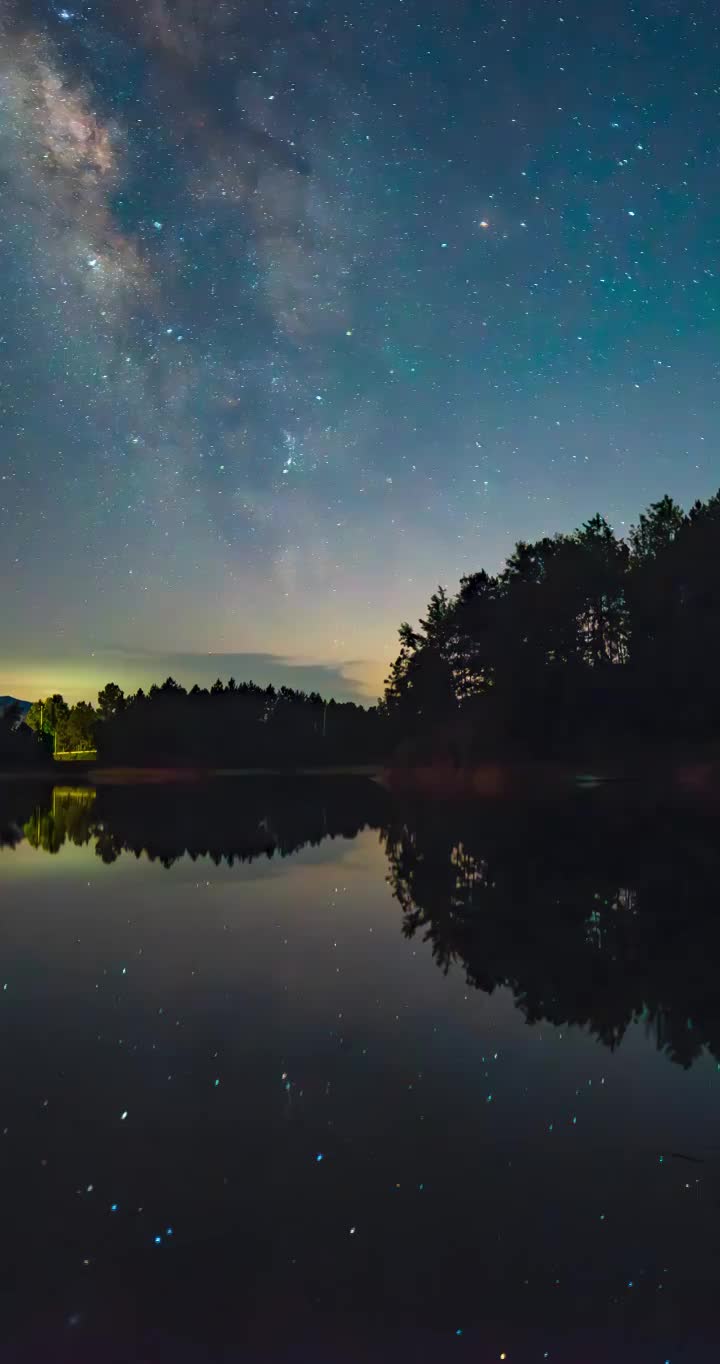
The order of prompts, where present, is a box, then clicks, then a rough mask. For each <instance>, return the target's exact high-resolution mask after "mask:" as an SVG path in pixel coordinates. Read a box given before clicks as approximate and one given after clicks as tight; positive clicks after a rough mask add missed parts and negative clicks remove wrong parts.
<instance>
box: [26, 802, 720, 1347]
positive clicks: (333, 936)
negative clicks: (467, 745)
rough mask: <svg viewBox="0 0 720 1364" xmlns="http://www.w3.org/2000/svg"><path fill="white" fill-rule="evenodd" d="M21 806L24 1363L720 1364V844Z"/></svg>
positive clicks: (529, 822)
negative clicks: (396, 1363)
mask: <svg viewBox="0 0 720 1364" xmlns="http://www.w3.org/2000/svg"><path fill="white" fill-rule="evenodd" d="M593 801H594V798H593V797H591V796H586V797H584V803H583V800H581V801H579V802H578V803H576V804H574V805H570V806H568V807H565V808H563V809H561V810H557V811H554V812H549V811H547V812H545V813H543V812H542V811H539V810H538V809H537V808H535V809H527V810H524V811H523V810H519V809H516V808H513V809H510V808H508V807H501V808H497V809H496V808H489V807H478V808H475V809H468V808H467V807H466V808H464V809H458V810H455V811H453V810H451V809H448V808H443V809H441V810H437V809H435V810H432V809H416V810H409V809H404V808H400V807H398V806H395V805H393V804H392V803H391V802H390V801H389V800H388V799H386V798H385V797H384V795H383V793H382V792H381V791H379V790H377V789H375V788H374V787H372V786H371V785H369V784H367V785H365V784H363V783H345V782H341V781H334V780H333V781H331V780H329V779H327V780H326V781H325V782H317V783H315V784H314V785H308V784H306V783H305V784H302V785H301V784H299V783H296V784H293V783H289V784H288V783H285V784H284V785H280V786H278V785H277V784H273V783H267V782H262V781H255V782H246V783H234V784H228V785H226V786H222V787H216V788H214V789H206V790H195V791H186V792H182V791H178V790H152V791H146V792H142V791H137V790H120V791H111V790H105V791H98V792H97V793H94V792H92V791H81V790H79V791H77V792H74V793H73V792H72V791H69V790H60V789H57V788H56V790H55V792H54V793H53V792H52V791H50V790H45V791H40V790H38V791H35V790H32V789H31V788H29V787H28V786H27V785H22V786H18V788H17V789H16V790H13V789H11V788H7V787H6V788H5V789H4V790H3V792H2V798H1V800H0V831H1V832H2V835H3V841H4V843H5V847H4V848H3V849H2V850H0V946H1V955H0V960H1V966H0V1076H1V1084H0V1162H1V1164H0V1212H1V1214H2V1221H1V1224H0V1360H2V1362H3V1364H5V1361H21V1360H22V1361H28V1364H29V1362H30V1361H32V1362H33V1364H35V1362H36V1361H42V1364H54V1361H60V1360H62V1361H73V1364H85V1362H86V1361H88V1362H89V1361H92V1362H93V1364H96V1361H98V1362H99V1361H102V1362H103V1364H112V1362H113V1361H128V1362H130V1361H132V1364H136V1362H138V1364H166V1362H167V1364H195V1361H198V1364H199V1361H208V1360H211V1361H223V1364H229V1361H233V1362H234V1361H243V1362H244V1361H248V1362H249V1364H254V1362H255V1361H258V1362H259V1361H263V1364H266V1362H267V1364H270V1361H272V1364H286V1362H287V1364H290V1361H292V1362H293V1364H295V1361H297V1362H298V1364H299V1362H300V1361H303V1364H304V1362H305V1361H307V1364H330V1362H331V1361H332V1364H344V1362H345V1361H349V1364H353V1362H354V1361H386V1360H387V1361H390V1360H392V1361H396V1360H400V1361H403V1360H408V1361H413V1362H415V1361H418V1362H419V1364H421V1362H423V1361H438V1362H440V1364H444V1361H446V1360H450V1361H455V1360H458V1361H470V1360H472V1361H473V1364H486V1362H487V1364H489V1362H490V1361H494V1360H501V1359H507V1361H509V1364H524V1362H525V1361H528V1362H529V1361H542V1360H549V1361H551V1364H600V1362H601V1361H602V1364H604V1362H605V1361H610V1360H619V1361H625V1360H627V1361H631V1360H632V1361H637V1364H646V1361H647V1362H648V1364H665V1362H666V1361H670V1364H705V1361H708V1364H709V1362H710V1361H712V1362H713V1364H716V1362H717V1360H718V1358H720V1292H719V1288H720V1064H719V1060H720V924H719V920H718V915H719V913H720V903H719V898H718V891H719V890H720V855H719V853H718V849H719V848H720V840H719V839H718V828H719V827H720V821H718V820H717V819H716V818H715V817H713V816H711V815H703V816H697V817H695V818H693V819H689V818H688V817H687V816H683V818H682V819H678V818H676V817H674V816H673V815H672V814H665V815H663V814H661V813H656V814H653V815H652V816H649V815H648V814H647V813H645V814H643V815H642V816H641V815H639V814H637V815H636V814H633V813H632V812H631V811H629V810H625V811H623V812H618V811H616V810H614V809H613V808H612V806H610V807H609V808H608V805H607V803H606V804H605V805H602V803H600V804H599V805H598V806H597V807H596V805H595V804H593Z"/></svg>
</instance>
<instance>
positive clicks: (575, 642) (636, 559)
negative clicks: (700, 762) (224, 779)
mask: <svg viewBox="0 0 720 1364" xmlns="http://www.w3.org/2000/svg"><path fill="white" fill-rule="evenodd" d="M718 655H720V494H716V495H715V496H714V497H712V498H710V499H709V500H708V501H707V502H700V501H698V502H696V503H695V504H694V505H693V506H692V507H691V508H690V510H689V511H688V512H685V511H683V509H682V508H681V507H680V506H678V504H677V503H676V502H674V501H673V500H672V499H671V498H670V497H663V498H662V499H661V500H660V501H659V502H656V503H653V504H652V505H651V506H650V507H649V508H648V509H647V511H645V512H643V513H642V515H641V516H640V517H639V520H638V523H637V525H634V526H633V527H632V528H631V530H630V532H629V535H628V537H627V539H622V538H620V537H618V535H617V534H616V533H615V531H614V530H613V529H612V528H611V526H610V525H609V524H608V522H607V521H606V520H605V519H604V517H602V516H599V515H598V516H594V517H593V518H592V519H591V520H589V521H587V522H586V523H585V524H584V525H583V526H581V527H580V528H579V529H578V530H576V531H574V532H573V533H572V534H559V535H554V536H552V537H546V538H543V539H540V540H538V541H536V542H535V543H527V542H525V541H521V542H520V543H519V544H517V545H516V547H515V550H514V552H513V553H512V555H511V556H510V558H509V559H508V560H507V562H506V564H505V566H504V568H503V569H502V571H501V572H500V573H498V574H495V575H493V574H490V573H487V572H485V571H482V570H481V571H480V572H477V573H472V574H470V575H468V576H467V577H465V578H463V579H462V580H461V583H460V589H459V591H458V593H457V594H456V595H455V596H454V597H451V596H449V595H448V593H447V592H446V591H445V589H444V588H442V587H440V588H438V590H437V592H435V593H434V595H433V596H432V597H431V600H430V603H429V606H428V608H427V612H426V614H425V618H424V619H423V620H421V621H420V625H419V628H417V629H416V628H414V627H413V626H411V625H409V624H407V623H405V624H403V625H402V626H401V628H400V652H399V654H398V656H397V658H396V659H395V662H394V663H393V665H392V669H391V672H390V677H389V678H388V682H387V686H386V690H385V696H384V698H383V701H382V703H381V708H382V710H383V711H384V712H385V715H386V717H387V718H388V720H389V722H390V724H391V729H392V733H393V737H394V738H395V739H396V741H397V742H400V743H401V744H402V745H403V746H404V750H405V752H406V754H409V755H410V757H411V758H412V757H414V758H416V759H422V758H423V757H424V756H425V755H429V756H432V755H434V754H436V753H437V752H438V751H439V749H441V748H442V749H444V751H446V752H448V751H449V752H450V753H452V752H454V753H455V754H456V756H457V757H458V758H459V759H460V760H468V759H469V760H474V759H478V760H482V758H484V757H486V756H491V755H502V754H505V755H507V754H514V753H520V754H523V755H526V756H527V755H530V756H548V755H551V754H552V755H556V756H559V755H562V754H565V753H567V754H573V755H576V754H580V753H582V754H584V755H590V754H593V753H598V752H607V751H608V748H615V749H616V750H618V749H623V750H624V749H626V748H627V746H628V745H629V744H634V745H636V746H639V747H642V746H643V745H645V746H647V747H648V748H651V747H657V746H658V745H659V744H661V743H662V744H663V745H680V746H682V745H686V746H692V745H697V744H703V745H705V744H707V742H708V741H712V740H713V739H714V738H715V735H716V733H717V731H718V711H717V687H718V682H717V679H718V663H719V662H720V657H718Z"/></svg>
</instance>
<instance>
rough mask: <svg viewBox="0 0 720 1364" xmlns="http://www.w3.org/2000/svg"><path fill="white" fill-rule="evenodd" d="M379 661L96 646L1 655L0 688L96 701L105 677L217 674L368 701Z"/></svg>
mask: <svg viewBox="0 0 720 1364" xmlns="http://www.w3.org/2000/svg"><path fill="white" fill-rule="evenodd" d="M380 671H381V666H380V665H378V664H376V663H374V662H372V661H369V660H367V661H361V660H348V661H344V662H340V663H317V662H307V661H303V660H297V659H292V658H283V657H282V656H280V655H276V654H272V653H251V652H247V653H211V654H207V653H185V652H178V653H167V652H164V651H158V652H157V653H155V652H153V651H152V650H140V649H125V648H118V647H113V648H108V649H96V650H95V651H94V653H93V654H91V655H89V656H86V657H85V658H83V659H78V658H62V657H61V658H47V657H42V658H41V657H36V658H31V659H30V658H28V659H25V660H21V659H17V660H13V661H10V660H6V663H5V667H4V669H3V676H2V680H1V682H0V692H2V693H3V694H7V695H10V696H16V697H17V698H18V699H19V700H23V701H33V700H35V699H36V698H37V697H38V696H47V695H50V694H51V693H52V692H56V691H57V692H61V693H62V695H63V696H64V697H65V699H66V700H67V701H69V702H70V703H71V704H74V703H75V702H77V701H81V700H84V701H93V702H94V701H95V699H96V696H97V692H98V691H99V689H100V688H101V687H103V686H104V685H105V683H106V682H110V681H113V682H117V683H118V685H119V686H121V687H123V689H124V690H125V691H127V692H130V691H136V690H137V688H138V687H143V689H144V690H147V689H148V687H150V686H151V685H152V683H153V682H157V683H158V684H159V683H162V682H164V681H165V678H166V677H170V676H172V677H174V678H175V679H176V681H178V682H180V683H182V685H183V686H185V687H192V686H193V684H194V683H195V682H197V683H198V684H199V685H200V686H210V685H211V684H212V683H213V682H214V681H215V679H216V678H217V677H220V678H222V680H223V681H227V680H228V678H230V677H234V678H235V680H236V682H257V683H258V684H259V685H261V686H267V685H268V684H269V683H272V685H273V686H275V687H281V686H286V687H294V688H297V689H299V690H302V691H317V692H320V694H321V695H322V696H327V697H328V699H329V698H330V697H334V698H335V700H337V701H355V702H358V703H359V704H362V705H372V704H374V702H375V701H376V700H377V697H378V694H379V691H380V689H381V688H380V684H379V682H378V680H377V679H378V676H379V673H380Z"/></svg>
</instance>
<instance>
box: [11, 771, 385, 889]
mask: <svg viewBox="0 0 720 1364" xmlns="http://www.w3.org/2000/svg"><path fill="white" fill-rule="evenodd" d="M385 803H386V797H385V795H384V793H383V791H382V790H381V788H380V787H376V786H374V785H372V784H371V783H370V782H367V781H364V780H362V779H359V780H356V779H352V778H333V779H332V780H331V781H330V782H329V781H328V779H318V780H317V781H315V782H313V781H312V780H309V779H303V780H302V781H299V780H294V779H293V778H285V779H283V780H282V781H279V780H276V779H273V778H263V777H253V778H252V779H251V780H249V781H247V782H244V781H242V780H240V781H232V782H229V783H222V782H217V783H214V784H213V785H212V786H208V787H200V788H198V787H197V786H189V787H172V786H171V787H164V788H163V789H162V791H161V792H160V791H158V790H154V791H148V790H143V789H138V788H127V787H104V788H100V789H98V790H97V791H96V790H95V789H94V788H85V789H83V788H77V789H76V790H67V789H65V790H64V789H62V788H56V789H55V791H54V793H53V798H52V802H51V803H50V804H49V805H47V806H42V807H41V806H38V807H37V808H36V809H35V811H34V813H33V814H32V816H31V817H30V818H29V819H28V820H27V821H26V823H25V826H24V834H25V837H26V838H27V840H28V842H29V843H31V844H32V846H33V847H35V848H41V849H43V850H44V851H45V852H50V853H56V852H59V850H60V849H61V848H62V846H63V845H64V844H65V843H66V842H67V843H72V844H75V845H76V846H83V845H85V844H89V843H93V844H94V848H95V852H96V854H97V856H98V857H100V858H101V859H102V861H103V862H106V863H110V862H115V861H116V860H117V859H118V857H120V856H121V854H122V853H124V852H125V853H132V854H133V855H134V856H135V857H140V856H141V855H143V854H144V855H145V856H146V857H148V858H149V859H150V861H159V862H161V863H162V864H163V866H165V867H170V866H172V865H173V863H174V862H177V861H178V860H179V859H180V858H181V857H183V856H185V855H186V854H187V855H188V856H189V857H191V858H192V859H193V860H194V859H195V858H197V857H210V858H211V859H212V860H213V861H214V862H215V863H216V864H217V865H219V864H220V863H221V862H226V863H227V864H228V865H229V866H232V865H233V863H234V862H236V861H237V862H252V861H253V860H254V859H255V858H257V857H272V856H273V855H274V854H275V853H277V854H279V856H281V857H288V856H289V855H290V854H291V853H294V852H298V851H299V850H300V849H301V848H303V847H306V846H308V845H311V846H316V845H318V844H320V843H322V841H323V839H325V838H339V837H342V838H352V837H354V836H355V834H357V833H359V832H360V830H361V829H363V828H364V827H365V826H366V825H367V824H373V825H375V826H377V825H379V823H380V822H381V818H382V814H383V811H384V809H385Z"/></svg>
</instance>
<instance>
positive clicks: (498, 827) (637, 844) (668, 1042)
mask: <svg viewBox="0 0 720 1364" xmlns="http://www.w3.org/2000/svg"><path fill="white" fill-rule="evenodd" d="M0 813H2V812H0ZM4 822H5V824H6V825H7V826H8V827H11V826H12V827H14V828H15V830H16V837H17V828H18V825H19V823H20V815H19V813H18V814H16V816H15V817H14V818H11V817H10V814H9V812H7V811H6V812H5V815H4ZM367 826H370V827H372V828H378V829H380V830H381V835H382V838H383V840H384V843H385V847H386V851H387V857H388V863H389V870H390V874H389V881H390V885H391V887H392V890H393V892H394V894H395V896H396V897H397V899H398V901H399V903H400V905H401V907H402V910H403V916H404V923H403V930H404V932H405V933H406V935H407V936H408V937H412V936H414V935H415V934H418V933H419V934H421V935H422V937H423V939H424V940H425V941H427V943H428V944H429V948H430V950H431V951H432V953H433V955H434V957H435V960H436V961H437V963H438V965H439V966H440V967H441V969H443V970H448V969H450V967H451V966H452V965H453V964H455V965H457V966H458V967H459V968H460V969H462V970H464V971H465V973H466V976H467V980H468V982H469V984H471V985H473V986H474V987H476V988H478V989H482V990H485V991H487V992H488V993H491V992H492V991H493V990H495V989H496V988H497V987H498V986H506V987H508V988H509V989H510V990H511V991H512V994H513V997H514V999H515V1003H516V1006H517V1008H518V1009H519V1010H520V1011H521V1012H522V1013H523V1015H524V1016H525V1018H526V1019H527V1021H528V1022H529V1023H537V1022H540V1021H542V1020H547V1021H548V1022H549V1023H551V1024H553V1025H556V1026H565V1025H568V1024H575V1025H579V1026H582V1027H586V1028H588V1029H589V1030H590V1031H591V1032H592V1033H593V1034H594V1035H595V1036H596V1037H597V1038H598V1039H599V1040H600V1041H602V1042H603V1043H604V1044H605V1045H606V1046H609V1047H615V1046H617V1045H619V1044H620V1042H621V1041H622V1038H623V1036H624V1034H625V1032H626V1030H627V1028H628V1026H629V1025H630V1024H631V1023H633V1022H635V1021H637V1020H643V1021H644V1022H645V1023H646V1025H647V1027H648V1028H649V1029H651V1030H652V1031H653V1033H654V1035H655V1037H656V1039H657V1043H658V1046H659V1047H661V1048H662V1049H663V1050H664V1051H666V1053H667V1054H668V1055H669V1056H670V1057H672V1059H673V1060H675V1061H677V1062H679V1063H680V1064H682V1065H685V1066H687V1065H690V1064H691V1063H692V1061H693V1060H694V1059H695V1058H696V1057H697V1056H698V1055H699V1054H700V1052H701V1051H702V1049H703V1048H704V1047H708V1048H709V1049H710V1051H711V1052H712V1053H713V1054H714V1055H715V1056H716V1057H717V1058H718V1060H719V1061H720V997H719V996H718V991H717V979H718V973H719V972H720V920H718V916H717V892H718V889H719V888H720V850H719V848H720V845H719V844H718V840H717V836H716V830H715V827H714V825H713V823H712V820H711V818H710V817H709V816H707V817H702V816H699V815H697V814H695V815H694V816H693V817H692V820H689V819H688V818H687V817H686V816H682V815H680V816H678V815H675V816H671V815H670V814H669V813H668V814H662V813H659V814H655V815H654V816H653V817H652V818H650V817H645V816H642V817H638V816H636V817H634V818H633V819H632V820H631V821H630V820H628V817H627V812H625V813H623V810H622V809H621V808H616V807H615V805H614V803H613V799H612V797H609V796H602V795H601V794H599V793H595V794H594V795H590V794H588V793H586V794H584V795H583V796H582V797H578V798H577V801H576V802H575V803H573V802H572V801H569V802H567V803H566V804H565V805H564V806H562V807H560V806H558V807H556V808H555V810H554V811H553V812H552V814H551V813H548V812H544V813H543V811H542V810H539V809H538V808H537V807H536V806H535V807H533V808H532V809H530V808H529V807H525V808H523V807H521V806H519V805H510V804H503V805H501V806H500V805H498V806H492V805H491V804H484V805H483V806H482V807H478V806H471V805H468V804H465V805H458V806H449V805H448V806H444V807H440V808H439V807H438V806H436V805H433V806H430V805H427V806H426V805H417V806H413V807H411V808H408V809H404V810H401V809H400V808H399V807H398V806H396V805H394V804H393V803H392V802H391V801H390V800H389V798H388V797H387V796H386V794H385V793H384V792H383V791H382V789H381V788H379V787H377V786H375V785H374V784H372V783H370V782H366V781H362V780H340V779H335V778H333V779H332V780H329V779H317V780H316V781H314V782H308V781H306V780H290V781H289V780H287V779H285V780H282V781H273V780H272V779H264V778H255V779H253V780H252V781H248V782H229V783H226V784H223V783H216V784H215V785H213V786H209V787H205V788H202V789H198V788H189V789H185V790H182V789H177V788H171V789H167V788H166V789H163V790H162V791H159V790H154V791H152V792H149V791H143V790H138V789H121V788H118V789H100V790H98V792H97V794H96V795H95V794H94V793H92V792H88V791H84V792H82V791H79V792H76V793H73V792H71V791H70V792H68V791H65V792H63V791H58V790H56V792H55V794H54V797H53V800H52V802H49V801H47V799H46V800H45V803H38V808H37V809H36V811H35V814H34V815H32V816H31V817H30V818H29V819H28V820H27V822H26V824H25V834H26V837H27V838H28V839H29V841H30V842H31V843H32V844H33V845H34V846H36V847H41V848H44V849H46V850H47V851H49V852H57V851H58V849H59V848H60V847H62V845H63V843H64V842H66V841H69V842H71V843H75V844H84V843H94V846H95V851H96V853H97V855H98V856H99V857H100V858H102V860H103V861H105V862H113V861H115V860H116V859H117V858H118V857H119V856H120V855H121V854H122V853H123V852H127V853H130V854H133V855H134V856H136V857H139V856H140V855H141V854H142V853H143V852H144V853H145V854H146V855H147V856H148V857H149V858H150V859H151V860H158V861H160V862H161V863H162V864H163V865H164V866H166V867H169V866H171V865H172V863H173V862H175V861H176V860H177V859H178V858H180V857H181V856H182V855H183V854H185V853H187V854H188V855H189V856H190V857H192V858H195V857H198V856H202V855H207V856H209V857H211V858H212V859H213V861H214V862H216V863H220V862H221V861H226V862H228V863H229V864H232V863H233V861H235V860H237V861H252V860H253V859H254V858H257V857H265V856H272V855H273V853H274V852H278V853H279V854H280V855H281V856H286V855H289V854H291V853H293V852H296V851H297V850H299V849H300V848H302V847H304V846H306V845H308V844H318V843H320V842H322V840H323V839H324V838H327V837H334V836H344V837H352V836H353V835H354V834H356V833H358V832H359V831H360V830H361V829H362V828H364V827H367ZM10 841H13V840H12V839H11V840H10Z"/></svg>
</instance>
